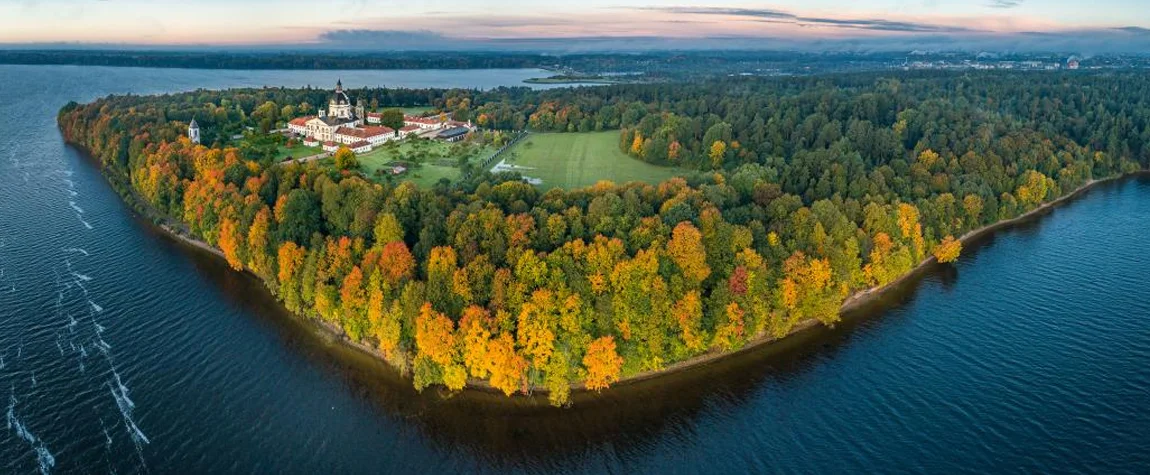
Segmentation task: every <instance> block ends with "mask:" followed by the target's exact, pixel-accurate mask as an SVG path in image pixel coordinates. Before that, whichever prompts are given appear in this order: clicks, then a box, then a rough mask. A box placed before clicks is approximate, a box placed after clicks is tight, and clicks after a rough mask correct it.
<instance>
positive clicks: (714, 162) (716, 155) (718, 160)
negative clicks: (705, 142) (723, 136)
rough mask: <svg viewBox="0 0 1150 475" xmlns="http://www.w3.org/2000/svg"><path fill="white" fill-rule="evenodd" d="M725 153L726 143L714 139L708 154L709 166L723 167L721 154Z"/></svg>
mask: <svg viewBox="0 0 1150 475" xmlns="http://www.w3.org/2000/svg"><path fill="white" fill-rule="evenodd" d="M726 154H727V144H726V142H723V141H722V140H716V141H715V143H712V144H711V152H710V153H709V154H708V156H709V157H710V158H711V168H715V169H718V168H722V167H723V156H724V155H726Z"/></svg>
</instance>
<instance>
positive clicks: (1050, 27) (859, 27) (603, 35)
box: [0, 0, 1150, 52]
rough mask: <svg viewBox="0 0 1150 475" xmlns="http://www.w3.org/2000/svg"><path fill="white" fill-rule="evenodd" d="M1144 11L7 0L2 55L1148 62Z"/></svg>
mask: <svg viewBox="0 0 1150 475" xmlns="http://www.w3.org/2000/svg"><path fill="white" fill-rule="evenodd" d="M1146 2H1147V0H1092V1H1080V0H1076V1H1072V0H837V1H836V0H771V1H764V2H747V1H741V0H716V1H709V0H677V1H676V0H634V1H620V0H579V1H574V2H573V1H563V2H548V1H540V0H535V1H521V0H470V1H458V0H436V1H424V0H405V1H390V0H388V1H382V0H327V1H325V0H310V1H304V0H190V1H182V2H173V1H168V0H0V44H4V45H20V44H25V45H27V44H31V45H43V44H53V43H63V44H77V43H79V44H92V45H155V46H159V45H185V46H209V47H211V46H214V47H242V46H261V47H276V46H279V47H285V48H296V47H301V48H332V49H341V48H345V49H379V50H388V49H406V50H411V49H491V48H498V47H506V48H510V49H517V48H518V49H531V48H539V49H548V48H576V47H577V46H576V45H584V46H583V48H586V49H595V48H604V49H610V48H626V47H628V46H630V47H634V48H651V47H660V46H663V47H668V48H676V47H700V48H706V47H723V46H724V45H725V46H733V47H745V48H760V49H795V48H798V49H802V48H806V49H816V50H817V49H844V48H845V49H890V48H902V49H914V48H916V47H920V46H921V47H924V48H945V47H946V46H947V45H951V46H954V45H967V46H968V47H969V48H975V49H978V48H984V47H985V48H987V49H994V48H998V49H1015V50H1027V49H1042V48H1047V49H1059V48H1063V49H1082V50H1091V49H1093V50H1098V52H1102V51H1103V50H1131V51H1139V50H1141V51H1146V48H1147V47H1150V8H1146V5H1145V3H1146Z"/></svg>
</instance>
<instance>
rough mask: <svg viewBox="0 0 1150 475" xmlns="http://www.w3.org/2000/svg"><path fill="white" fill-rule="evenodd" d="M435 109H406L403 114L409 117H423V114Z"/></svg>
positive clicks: (420, 107)
mask: <svg viewBox="0 0 1150 475" xmlns="http://www.w3.org/2000/svg"><path fill="white" fill-rule="evenodd" d="M434 109H435V108H434V107H431V106H413V107H404V108H403V113H404V114H407V115H421V114H424V113H426V112H428V111H431V110H434Z"/></svg>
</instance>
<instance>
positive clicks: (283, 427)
mask: <svg viewBox="0 0 1150 475" xmlns="http://www.w3.org/2000/svg"><path fill="white" fill-rule="evenodd" d="M539 74H540V73H539V72H538V71H384V72H348V71H341V72H338V73H324V72H315V71H292V72H281V71H266V72H247V71H193V70H151V69H114V68H91V67H18V66H0V84H3V86H2V87H0V400H4V401H6V402H7V404H6V408H3V410H5V411H6V421H7V427H6V430H4V431H3V434H2V435H0V463H3V464H4V465H3V467H4V469H3V470H2V471H4V472H15V473H27V472H35V471H38V470H44V471H52V472H88V473H106V472H113V471H114V472H116V473H137V472H157V473H159V472H196V473H232V472H240V473H379V472H388V471H398V472H439V473H445V472H446V473H452V472H458V471H477V472H508V471H574V472H604V471H614V472H622V471H628V472H630V471H638V472H667V471H671V472H696V471H697V472H704V471H705V472H715V471H727V472H747V471H758V472H788V473H790V472H801V473H810V472H823V473H838V472H844V471H866V472H881V473H891V472H935V473H956V472H988V471H993V472H1079V471H1087V472H1104V473H1115V472H1131V473H1147V472H1150V448H1147V445H1146V440H1147V436H1148V435H1150V320H1148V319H1150V299H1148V298H1147V297H1148V289H1150V271H1148V269H1150V181H1145V180H1128V181H1125V182H1121V183H1118V184H1114V185H1110V186H1105V187H1102V188H1099V189H1097V190H1095V191H1092V192H1091V193H1089V194H1088V195H1086V196H1085V197H1084V198H1082V199H1080V200H1077V201H1075V202H1073V203H1072V204H1070V205H1069V206H1066V207H1063V208H1060V209H1058V210H1056V211H1055V212H1054V213H1052V214H1051V215H1049V216H1047V217H1045V218H1043V219H1042V220H1039V221H1037V222H1034V223H1031V224H1028V225H1025V226H1022V227H1019V228H1016V229H1014V230H1011V231H1008V232H1004V233H1000V234H998V235H997V236H996V237H994V238H992V239H991V240H987V241H986V242H984V243H981V244H980V245H979V246H977V249H976V250H975V249H968V252H967V253H966V256H965V257H964V258H963V259H962V260H961V261H960V262H959V263H958V264H957V266H955V267H953V268H940V269H936V270H934V271H932V272H930V273H928V274H927V275H926V276H924V277H923V278H922V279H921V280H920V281H918V282H915V283H912V285H909V286H908V288H907V289H905V291H904V292H901V294H900V295H895V296H892V297H891V298H889V299H888V300H889V301H888V302H883V303H882V305H879V306H876V308H873V309H868V310H866V311H863V312H860V315H857V316H854V317H852V318H851V319H850V320H849V321H848V322H847V323H845V324H842V325H840V326H839V327H838V328H836V329H834V330H824V331H819V332H813V333H810V334H806V335H803V336H801V337H799V338H797V339H793V340H789V341H787V342H785V343H784V344H782V345H778V346H776V347H774V348H772V349H770V350H767V351H756V352H752V353H750V354H746V355H740V356H738V357H735V358H731V359H728V360H724V361H723V362H721V363H718V364H714V365H712V366H710V367H707V368H704V369H703V370H701V371H693V372H689V373H685V374H679V375H675V376H672V377H668V378H663V379H660V380H657V381H650V382H644V383H639V384H635V385H630V386H627V387H624V388H620V389H618V390H613V391H608V392H606V393H604V394H603V395H602V396H599V397H597V398H591V399H587V398H579V399H578V400H577V401H576V405H575V407H574V408H572V409H568V410H554V409H550V408H548V407H546V406H545V405H542V404H539V403H538V402H536V401H531V400H524V399H517V400H514V401H510V402H508V401H507V400H504V399H502V398H498V397H494V396H490V395H487V394H475V393H465V394H462V395H457V396H455V397H444V395H441V394H439V393H438V392H436V391H428V392H426V393H424V394H416V393H415V392H414V391H413V390H411V389H410V385H409V383H407V382H406V381H403V380H402V379H400V378H398V377H397V375H395V374H394V373H393V372H391V371H390V370H388V369H387V368H386V367H384V366H383V365H382V364H380V363H378V362H375V361H373V360H371V359H370V358H367V357H364V356H363V355H360V354H358V353H356V352H353V351H350V350H347V349H344V348H342V347H340V346H338V345H337V344H335V343H333V342H330V341H327V340H325V339H324V338H322V337H318V336H315V334H314V333H313V332H311V331H310V330H309V327H308V326H307V324H306V323H305V322H300V321H297V320H295V319H293V318H292V317H290V316H288V315H285V314H284V313H282V312H281V311H280V310H279V308H278V307H277V306H276V305H275V303H274V302H273V301H271V300H270V299H269V297H268V296H267V295H266V293H264V292H263V291H262V289H261V287H260V284H259V283H258V282H254V281H253V280H252V279H250V278H247V277H245V276H242V275H238V274H235V273H233V272H230V271H228V270H227V268H226V267H225V266H224V265H223V264H222V263H221V262H220V261H219V260H217V259H215V258H213V257H211V256H207V255H204V254H203V253H202V252H198V251H196V250H194V249H189V248H186V247H184V246H182V245H180V244H178V243H175V242H173V241H171V240H169V239H166V238H165V237H163V236H161V235H159V234H157V233H156V232H155V231H154V230H152V229H151V228H150V227H149V226H148V225H147V224H146V223H143V222H141V221H140V220H139V219H137V218H135V217H134V216H132V215H131V214H130V213H129V212H128V211H127V209H126V208H125V206H123V205H122V204H121V203H120V201H119V200H118V198H117V196H116V195H115V194H114V193H113V192H112V191H111V190H110V189H109V188H108V186H106V185H105V183H104V181H103V179H102V178H101V177H100V175H99V172H98V170H96V168H95V167H94V166H93V165H92V164H91V163H90V162H89V161H87V160H86V159H85V158H83V157H82V156H80V155H79V154H78V153H77V152H76V151H74V150H72V149H70V148H68V147H66V146H65V145H64V144H63V143H62V141H61V139H60V135H59V133H58V132H57V131H56V127H55V114H56V111H57V110H58V109H59V107H60V106H62V105H63V104H65V103H66V102H67V101H69V100H77V101H88V100H92V99H94V98H96V97H100V96H103V95H106V94H110V93H126V92H132V93H139V94H146V93H157V92H165V91H180V90H188V89H195V88H200V87H206V88H220V87H231V86H261V85H288V86H303V85H307V84H312V85H326V84H328V83H331V82H332V81H334V79H333V77H334V76H335V75H338V76H341V77H342V78H343V80H344V82H345V83H346V84H349V85H353V86H354V85H387V86H412V87H417V86H471V87H493V86H498V85H515V84H518V82H519V81H521V80H522V79H524V78H527V77H532V76H538V75H539Z"/></svg>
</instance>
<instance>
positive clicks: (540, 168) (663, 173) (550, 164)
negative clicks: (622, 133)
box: [504, 131, 687, 188]
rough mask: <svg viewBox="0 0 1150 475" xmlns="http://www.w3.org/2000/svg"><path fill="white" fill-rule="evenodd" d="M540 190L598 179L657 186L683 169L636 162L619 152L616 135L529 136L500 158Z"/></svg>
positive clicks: (585, 183) (597, 133)
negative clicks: (534, 182)
mask: <svg viewBox="0 0 1150 475" xmlns="http://www.w3.org/2000/svg"><path fill="white" fill-rule="evenodd" d="M504 157H505V160H506V161H507V163H508V164H510V165H514V166H515V171H518V172H519V173H520V174H522V175H523V176H525V177H528V178H538V179H540V180H543V183H541V184H540V185H539V186H540V187H542V188H554V187H560V188H581V187H585V186H590V185H594V184H595V183H596V182H598V181H600V180H611V181H613V182H615V183H626V182H629V181H642V182H647V183H659V182H661V181H663V180H666V179H668V178H671V177H674V176H677V175H684V174H686V173H687V171H686V170H683V169H680V168H675V167H661V166H658V165H652V164H650V163H646V162H642V161H639V160H638V159H635V158H632V157H629V156H627V155H626V154H624V153H623V152H622V151H620V150H619V132H618V131H608V132H583V133H548V134H531V135H530V136H528V137H527V138H525V139H523V141H522V142H519V143H518V144H516V145H515V148H514V149H512V150H510V151H509V153H507V154H506V155H504Z"/></svg>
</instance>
